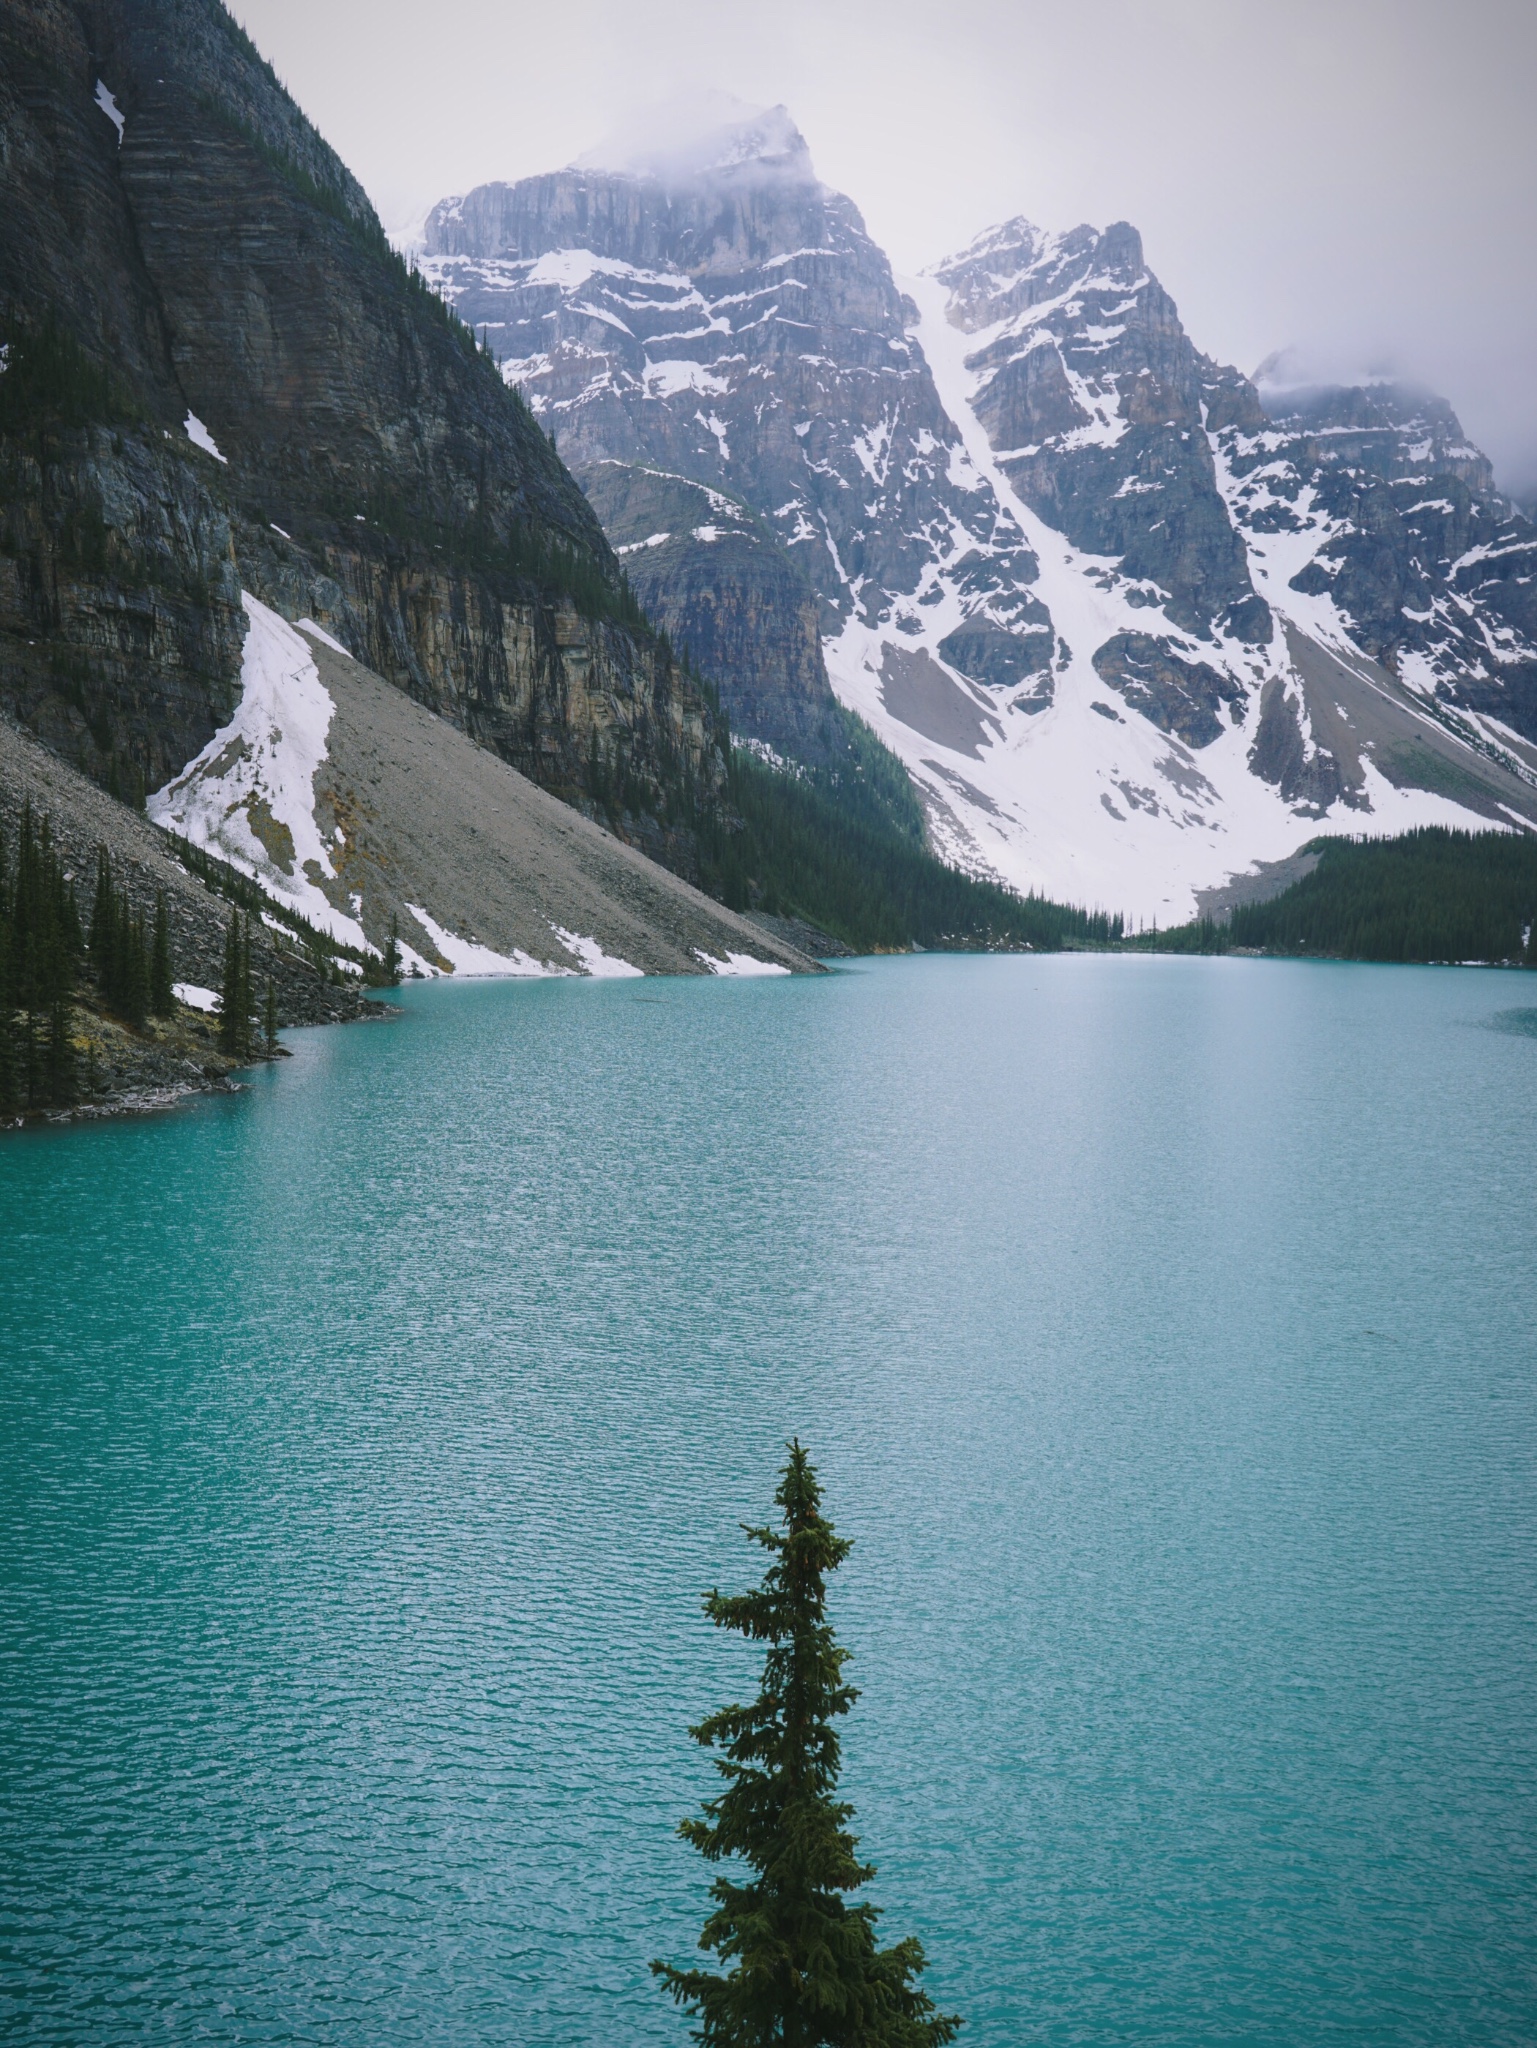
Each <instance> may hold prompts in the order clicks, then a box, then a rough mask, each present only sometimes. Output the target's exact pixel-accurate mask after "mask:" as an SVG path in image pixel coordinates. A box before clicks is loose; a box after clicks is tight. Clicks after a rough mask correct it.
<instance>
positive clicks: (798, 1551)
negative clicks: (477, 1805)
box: [651, 1442, 960, 2048]
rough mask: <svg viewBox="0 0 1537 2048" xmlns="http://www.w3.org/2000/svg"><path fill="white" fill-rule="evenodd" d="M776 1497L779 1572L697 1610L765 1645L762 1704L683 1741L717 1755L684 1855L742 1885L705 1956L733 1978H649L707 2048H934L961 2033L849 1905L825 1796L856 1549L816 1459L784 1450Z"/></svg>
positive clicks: (722, 1906) (716, 1892)
mask: <svg viewBox="0 0 1537 2048" xmlns="http://www.w3.org/2000/svg"><path fill="white" fill-rule="evenodd" d="M789 1449H790V1460H789V1463H788V1464H787V1465H786V1466H785V1468H784V1473H783V1475H782V1479H781V1483H780V1487H779V1491H778V1493H777V1494H776V1496H775V1498H776V1500H777V1501H778V1503H779V1506H780V1509H781V1510H782V1515H781V1527H780V1528H778V1529H749V1530H748V1532H747V1533H748V1535H749V1536H750V1537H751V1539H752V1541H753V1542H755V1543H757V1544H759V1545H761V1547H762V1548H763V1549H764V1550H766V1551H768V1552H769V1554H770V1556H771V1557H772V1559H773V1563H772V1564H771V1565H770V1566H769V1568H768V1570H767V1572H766V1573H765V1574H764V1579H763V1583H762V1585H761V1586H759V1587H757V1588H755V1589H754V1590H753V1591H752V1592H749V1593H740V1594H734V1595H731V1594H721V1593H719V1592H712V1593H709V1594H707V1595H706V1596H705V1612H706V1614H707V1615H708V1616H709V1617H710V1619H711V1621H713V1622H714V1623H715V1625H716V1627H717V1628H729V1629H735V1630H736V1631H737V1632H738V1633H739V1634H741V1635H744V1636H746V1637H748V1638H749V1640H751V1641H753V1642H761V1643H766V1644H767V1646H768V1648H767V1651H766V1654H765V1658H764V1666H763V1681H762V1690H761V1691H760V1693H759V1696H758V1698H757V1699H756V1700H755V1701H754V1702H753V1703H752V1705H751V1706H747V1707H742V1706H730V1707H726V1708H724V1709H723V1710H722V1711H721V1712H720V1713H718V1714H713V1715H711V1717H710V1718H709V1719H708V1720H707V1721H703V1722H701V1723H700V1724H699V1726H698V1727H697V1728H694V1729H692V1730H691V1731H690V1732H691V1734H692V1735H693V1737H694V1740H695V1741H696V1742H698V1743H701V1744H702V1745H703V1746H704V1747H705V1748H706V1749H713V1750H716V1751H718V1752H720V1753H719V1754H718V1755H717V1757H716V1769H717V1770H718V1771H719V1772H720V1774H721V1776H722V1777H723V1778H724V1779H725V1780H726V1790H725V1791H724V1792H722V1793H721V1794H720V1795H719V1797H718V1798H715V1799H709V1800H706V1801H705V1804H704V1818H703V1819H702V1820H694V1819H691V1820H685V1821H684V1822H683V1824H682V1826H681V1828H680V1829H679V1833H680V1834H681V1835H682V1836H683V1838H684V1840H685V1841H687V1842H689V1843H690V1844H692V1846H693V1847H694V1848H696V1849H698V1850H699V1852H700V1854H701V1855H702V1856H704V1857H705V1858H706V1860H707V1861H708V1862H710V1863H712V1864H718V1863H720V1862H722V1861H723V1860H724V1859H725V1858H727V1857H740V1858H741V1859H742V1862H743V1863H745V1864H746V1865H747V1866H748V1870H749V1871H750V1873H751V1875H750V1877H749V1878H748V1881H746V1882H737V1881H736V1879H735V1878H734V1877H731V1876H726V1875H724V1874H723V1875H721V1876H719V1877H717V1878H716V1879H715V1882H714V1883H713V1885H712V1886H711V1888H710V1889H711V1896H712V1897H713V1898H714V1900H715V1910H714V1912H713V1913H712V1914H711V1915H710V1917H709V1919H708V1920H707V1921H706V1922H705V1926H704V1931H703V1933H702V1934H701V1935H700V1938H699V1945H700V1947H701V1948H704V1949H712V1950H714V1951H715V1952H716V1954H718V1955H719V1956H720V1958H721V1959H722V1961H723V1962H725V1963H726V1964H727V1965H728V1966H729V1967H728V1969H727V1971H726V1972H725V1974H717V1973H716V1972H714V1971H710V1970H677V1969H674V1968H673V1967H672V1966H671V1964H668V1963H664V1962H655V1963H653V1964H652V1965H651V1967H652V1969H653V1970H654V1971H655V1972H656V1974H657V1976H658V1977H660V1978H661V1980H662V1982H663V1983H664V1985H665V1986H666V1988H667V1989H668V1990H669V1991H670V1992H671V1993H672V1996H673V1997H674V1999H676V2001H677V2002H678V2004H679V2005H682V2006H685V2007H687V2008H688V2009H689V2011H690V2012H691V2013H692V2014H694V2015H695V2016H696V2017H697V2019H698V2020H699V2025H698V2027H697V2028H696V2030H695V2034H694V2038H695V2040H696V2041H698V2042H699V2043H701V2048H770V2044H776V2048H777V2044H781V2043H782V2044H784V2048H937V2044H939V2043H942V2042H947V2041H950V2040H953V2039H954V2036H955V2034H956V2031H957V2029H958V2028H959V2026H960V2021H959V2020H958V2019H955V2018H951V2017H947V2016H946V2015H944V2014H941V2013H938V2012H936V2011H935V2009H934V2004H933V2001H932V2000H931V1999H930V1998H929V1997H928V1995H927V1993H925V1992H923V1991H921V1990H919V1988H918V1986H917V1984H916V1983H915V1982H914V1981H913V1980H914V1979H915V1978H916V1977H917V1976H918V1974H919V1973H920V1972H921V1971H922V1969H923V1968H924V1956H923V1950H922V1947H921V1946H920V1944H919V1943H918V1942H917V1941H916V1940H915V1939H913V1938H911V1937H909V1938H908V1939H907V1940H905V1941H899V1942H896V1943H895V1944H894V1945H893V1946H892V1947H890V1948H886V1949H881V1948H877V1946H876V1941H875V1923H876V1920H877V1918H878V1917H879V1916H878V1911H877V1909H876V1908H875V1907H874V1906H871V1905H868V1904H859V1905H851V1904H849V1903H848V1902H847V1900H846V1898H845V1894H846V1893H849V1892H854V1891H857V1890H858V1889H859V1888H860V1887H861V1886H862V1885H864V1884H866V1883H868V1882H869V1880H870V1879H871V1878H872V1877H873V1876H874V1875H875V1871H874V1868H873V1866H872V1865H870V1864H867V1863H861V1862H860V1861H859V1860H858V1858H857V1857H856V1855H855V1853H854V1851H855V1848H856V1846H857V1840H856V1837H855V1836H853V1835H851V1834H850V1833H849V1832H848V1828H847V1825H846V1823H847V1822H848V1821H849V1820H851V1819H852V1818H853V1811H854V1810H853V1808H852V1807H851V1806H849V1805H847V1804H845V1803H843V1802H841V1801H840V1800H838V1799H837V1798H836V1797H835V1794H836V1790H837V1783H838V1771H839V1764H840V1755H841V1752H840V1744H839V1739H838V1734H837V1729H836V1726H835V1723H836V1721H837V1720H838V1718H839V1717H840V1716H841V1715H844V1714H846V1713H848V1711H849V1709H850V1708H851V1707H852V1706H853V1704H854V1702H855V1700H856V1699H857V1698H858V1694H857V1692H856V1691H855V1690H854V1688H853V1687H852V1686H850V1685H845V1684H844V1682H843V1666H844V1663H845V1661H846V1659H847V1656H848V1652H847V1651H846V1650H843V1649H841V1648H840V1647H839V1645H838V1642H837V1640H836V1638H835V1637H834V1635H833V1631H832V1628H831V1626H830V1625H829V1623H828V1620H827V1610H826V1578H827V1574H828V1573H829V1572H832V1571H835V1570H836V1569H837V1567H838V1566H839V1565H840V1564H841V1563H842V1562H843V1560H844V1558H845V1557H847V1556H848V1553H849V1550H850V1548H851V1545H850V1544H849V1543H848V1541H847V1540H846V1539H844V1538H842V1537H840V1536H837V1535H836V1534H835V1533H834V1531H833V1526H832V1524H831V1523H830V1522H828V1521H825V1520H824V1519H823V1516H822V1512H821V1490H820V1488H819V1487H818V1484H817V1478H816V1474H815V1472H814V1471H813V1470H812V1467H811V1463H810V1460H809V1459H808V1458H807V1456H806V1453H805V1452H804V1451H803V1450H802V1449H801V1446H800V1444H799V1443H798V1442H796V1443H792V1444H791V1445H790V1447H789Z"/></svg>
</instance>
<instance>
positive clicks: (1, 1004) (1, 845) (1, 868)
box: [0, 827, 20, 1115]
mask: <svg viewBox="0 0 1537 2048" xmlns="http://www.w3.org/2000/svg"><path fill="white" fill-rule="evenodd" d="M17 1051H18V1034H17V1018H16V1006H15V1002H14V999H13V994H12V979H11V890H10V874H9V870H8V868H7V865H6V857H5V832H4V828H3V827H0V1115H10V1114H11V1113H12V1112H13V1111H14V1110H15V1108H16V1106H17V1104H18V1102H19V1100H20V1089H19V1083H18V1075H17V1061H16V1056H17Z"/></svg>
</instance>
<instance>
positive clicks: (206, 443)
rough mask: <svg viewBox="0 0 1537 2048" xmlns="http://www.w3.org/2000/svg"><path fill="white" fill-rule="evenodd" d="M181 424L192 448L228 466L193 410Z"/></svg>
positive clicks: (216, 444)
mask: <svg viewBox="0 0 1537 2048" xmlns="http://www.w3.org/2000/svg"><path fill="white" fill-rule="evenodd" d="M182 425H183V426H184V427H185V428H186V430H187V439H188V440H189V441H190V442H191V443H192V445H193V447H194V448H201V449H202V451H203V453H204V454H205V455H211V456H212V457H213V459H214V461H215V462H223V463H225V465H226V467H228V460H227V458H226V457H225V456H223V455H221V454H220V453H219V444H218V442H217V441H215V439H214V437H213V435H212V434H210V433H209V431H208V429H207V428H206V427H205V426H204V425H203V422H202V421H201V420H200V419H199V418H198V416H197V414H196V413H195V412H189V413H188V414H187V417H186V418H185V419H184V420H183V421H182ZM283 538H284V539H285V540H286V539H287V538H288V536H287V535H286V534H285V535H284V536H283Z"/></svg>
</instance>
